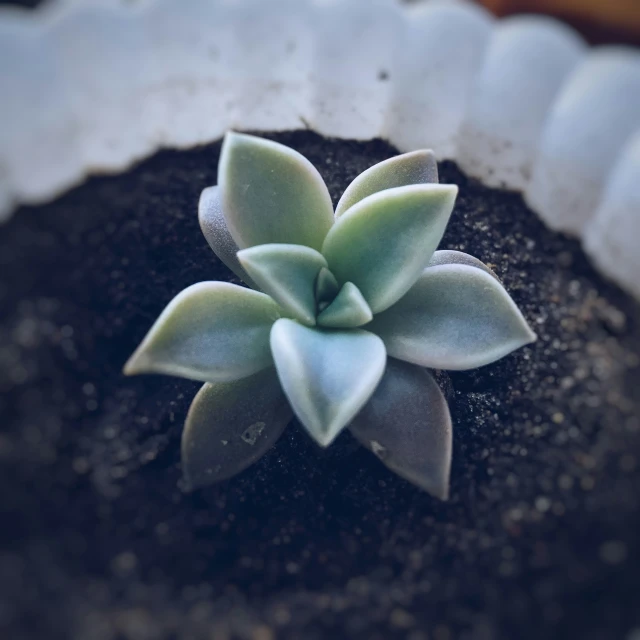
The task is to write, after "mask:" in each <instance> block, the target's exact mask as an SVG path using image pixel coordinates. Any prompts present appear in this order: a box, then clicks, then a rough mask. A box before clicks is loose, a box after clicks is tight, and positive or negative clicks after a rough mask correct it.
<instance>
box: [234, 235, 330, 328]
mask: <svg viewBox="0 0 640 640" xmlns="http://www.w3.org/2000/svg"><path fill="white" fill-rule="evenodd" d="M238 260H239V261H240V264H241V265H242V266H243V267H244V269H245V270H246V271H247V273H248V274H249V275H250V276H251V277H252V278H253V279H254V280H255V281H256V282H257V283H258V285H259V286H260V288H261V289H262V290H263V291H264V292H265V293H267V294H268V295H270V296H271V297H272V298H273V299H274V300H275V301H276V302H277V303H278V304H279V305H280V306H281V307H282V308H283V309H285V310H286V311H288V312H289V313H291V314H292V315H293V316H294V317H296V318H297V319H298V320H300V321H301V322H303V323H304V324H308V325H310V326H313V325H315V323H316V298H315V284H316V279H317V277H318V273H319V271H320V270H321V269H322V268H324V267H326V266H327V261H326V260H325V259H324V257H323V256H322V254H321V253H319V252H318V251H316V250H315V249H311V248H310V247H305V246H302V245H296V244H265V245H258V246H256V247H251V248H249V249H243V250H242V251H239V252H238Z"/></svg>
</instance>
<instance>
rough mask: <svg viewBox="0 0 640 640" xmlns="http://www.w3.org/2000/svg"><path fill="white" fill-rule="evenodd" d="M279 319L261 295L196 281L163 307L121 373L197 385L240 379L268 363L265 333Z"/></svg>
mask: <svg viewBox="0 0 640 640" xmlns="http://www.w3.org/2000/svg"><path fill="white" fill-rule="evenodd" d="M279 317H280V313H279V308H278V305H277V304H276V303H275V302H274V301H273V300H272V299H271V298H270V297H269V296H267V295H265V294H263V293H259V292H257V291H252V290H251V289H246V288H245V287H240V286H237V285H234V284H229V283H227V282H199V283H198V284H194V285H192V286H190V287H188V288H187V289H185V290H184V291H182V292H181V293H179V294H178V295H177V296H176V297H175V298H174V299H173V300H172V301H171V302H170V303H169V304H168V305H167V307H166V308H165V310H164V311H163V312H162V313H161V314H160V317H159V318H158V319H157V320H156V322H155V324H154V325H153V326H152V327H151V329H150V330H149V333H148V334H147V336H146V337H145V339H144V340H143V341H142V344H141V345H140V346H139V347H138V349H137V350H136V352H135V353H134V354H133V355H132V356H131V358H130V359H129V361H128V362H127V364H126V365H125V369H124V372H125V373H126V374H127V375H133V374H137V373H166V374H169V375H175V376H180V377H182V378H190V379H192V380H202V381H203V382H227V381H230V380H238V379H239V378H244V377H246V376H249V375H251V374H253V373H256V372H258V371H260V370H261V369H264V368H265V367H268V366H270V365H271V364H272V359H271V352H270V349H269V333H270V331H271V326H272V325H273V323H274V322H275V321H276V320H277V319H278V318H279Z"/></svg>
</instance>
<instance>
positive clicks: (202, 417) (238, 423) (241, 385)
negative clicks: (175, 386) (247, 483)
mask: <svg viewBox="0 0 640 640" xmlns="http://www.w3.org/2000/svg"><path fill="white" fill-rule="evenodd" d="M292 416H293V412H292V411H291V407H290V406H289V403H288V402H287V399H286V398H285V396H284V393H282V389H281V387H280V381H279V380H278V375H277V374H276V372H275V370H274V369H273V368H271V367H270V368H268V369H265V370H264V371H260V372H259V373H256V374H254V375H252V376H249V377H247V378H242V379H241V380H236V381H235V382H215V383H213V384H211V383H208V382H207V383H205V384H204V386H203V387H202V388H201V389H200V391H198V393H197V395H196V397H195V398H194V399H193V402H192V403H191V407H190V409H189V413H188V415H187V420H186V422H185V425H184V431H183V432H182V472H183V474H184V478H185V482H186V484H187V487H188V488H189V489H195V488H197V487H202V486H205V485H208V484H213V483H214V482H219V481H220V480H224V479H226V478H230V477H231V476H233V475H235V474H236V473H239V472H240V471H242V470H243V469H246V468H247V467H248V466H249V465H251V464H253V463H254V462H255V461H256V460H258V458H260V457H262V455H263V454H264V453H265V452H266V451H268V450H269V449H270V448H271V447H272V446H273V444H274V443H275V441H276V440H277V439H278V438H279V437H280V435H281V434H282V432H283V431H284V429H285V427H286V426H287V424H288V423H289V421H290V420H291V418H292Z"/></svg>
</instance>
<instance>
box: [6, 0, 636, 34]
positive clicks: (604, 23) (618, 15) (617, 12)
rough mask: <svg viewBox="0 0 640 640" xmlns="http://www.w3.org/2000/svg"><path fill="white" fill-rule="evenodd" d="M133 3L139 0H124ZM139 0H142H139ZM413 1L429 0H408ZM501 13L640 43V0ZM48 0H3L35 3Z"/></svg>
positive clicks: (496, 4) (533, 2) (513, 5)
mask: <svg viewBox="0 0 640 640" xmlns="http://www.w3.org/2000/svg"><path fill="white" fill-rule="evenodd" d="M123 1H124V2H127V3H131V2H135V1H136V0H123ZM137 1H139V0H137ZM406 1H407V2H411V3H414V4H415V3H421V2H428V1H429V0H406ZM475 1H476V2H477V3H478V4H481V5H483V6H484V7H486V8H487V9H489V11H491V12H492V13H494V14H495V15H497V16H508V15H512V14H517V13H540V14H546V15H550V16H554V17H556V18H559V19H560V20H562V21H564V22H566V23H568V24H570V25H572V26H573V27H575V28H576V29H578V30H579V31H580V32H581V33H582V34H583V35H584V37H585V38H586V39H587V40H588V41H589V42H590V43H592V44H612V43H624V44H634V45H639V44H640V0H475ZM46 2H47V0H0V5H1V4H13V5H19V6H25V7H35V6H37V5H42V4H45V3H46Z"/></svg>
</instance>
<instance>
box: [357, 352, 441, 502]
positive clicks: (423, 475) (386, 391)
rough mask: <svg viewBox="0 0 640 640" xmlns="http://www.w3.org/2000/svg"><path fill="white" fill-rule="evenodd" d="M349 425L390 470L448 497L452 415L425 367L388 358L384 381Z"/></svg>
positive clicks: (428, 489)
mask: <svg viewBox="0 0 640 640" xmlns="http://www.w3.org/2000/svg"><path fill="white" fill-rule="evenodd" d="M349 429H350V430H351V432H352V433H353V435H354V436H355V437H356V438H358V440H359V441H360V442H361V443H362V444H363V445H365V446H366V447H367V448H369V449H370V450H371V451H373V453H375V454H376V456H378V458H380V460H381V461H382V462H383V463H384V464H385V465H386V466H387V467H389V469H391V470H392V471H395V472H396V473H397V474H398V475H400V476H402V477H403V478H405V479H406V480H409V482H412V483H413V484H415V485H417V486H418V487H420V488H421V489H424V490H425V491H428V492H429V493H430V494H432V495H434V496H436V497H437V498H440V499H441V500H446V499H447V497H448V495H449V472H450V469H451V448H452V430H451V416H450V415H449V407H448V406H447V401H446V400H445V398H444V396H443V395H442V392H441V391H440V387H438V384H437V383H436V381H435V380H434V379H433V376H432V375H431V374H430V373H429V372H428V371H427V370H426V369H423V368H422V367H417V366H415V365H413V364H409V363H408V362H401V361H400V360H396V359H395V358H389V359H388V360H387V367H386V369H385V372H384V376H383V378H382V381H381V382H380V384H379V385H378V388H377V389H376V390H375V392H374V394H373V396H371V399H370V400H369V402H367V404H366V405H365V406H364V407H363V408H362V410H361V411H360V413H358V415H357V416H356V417H355V418H354V420H353V422H352V423H351V424H350V425H349Z"/></svg>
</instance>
